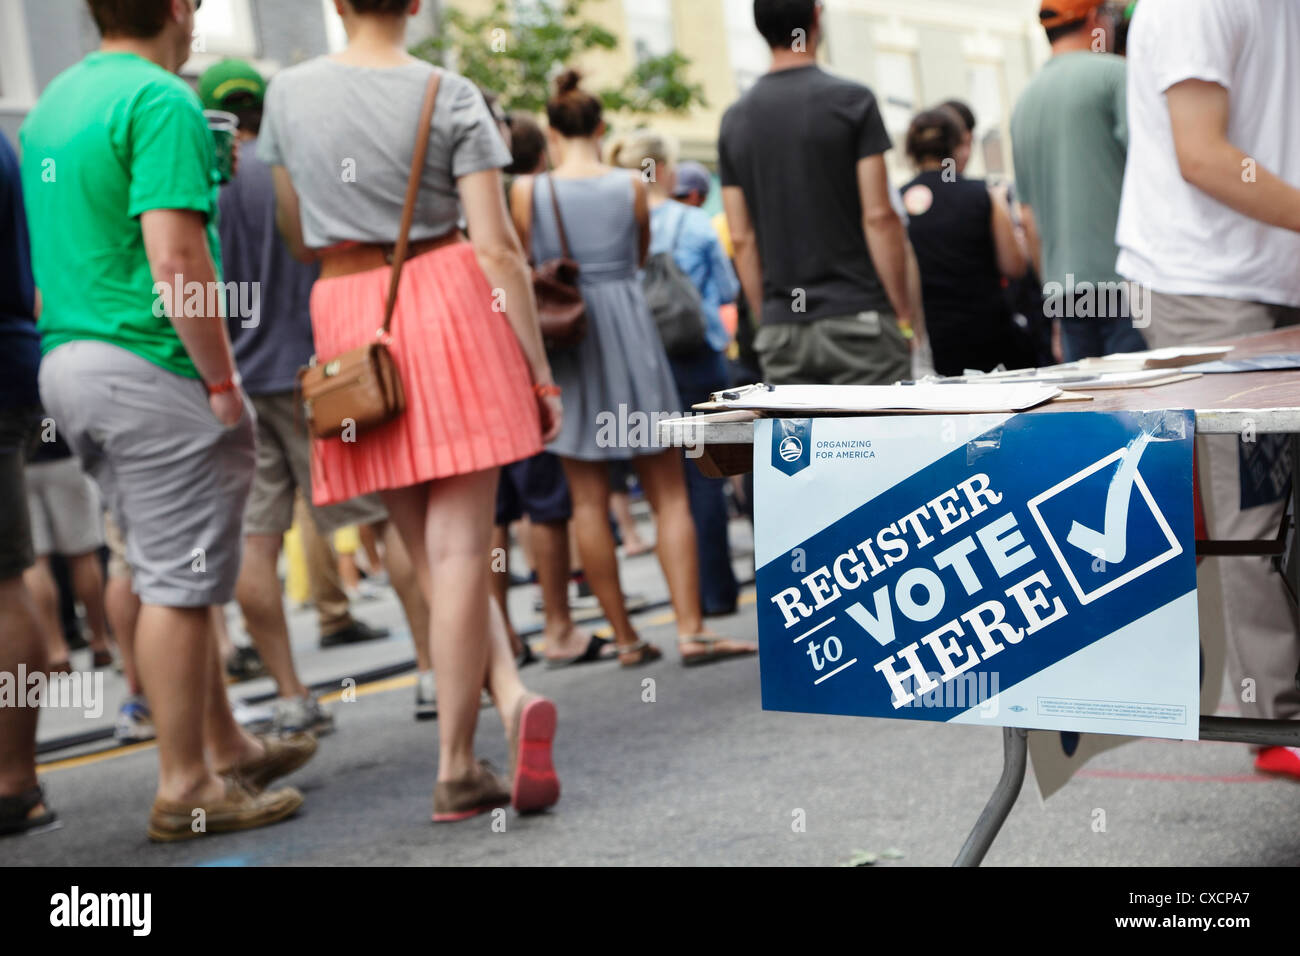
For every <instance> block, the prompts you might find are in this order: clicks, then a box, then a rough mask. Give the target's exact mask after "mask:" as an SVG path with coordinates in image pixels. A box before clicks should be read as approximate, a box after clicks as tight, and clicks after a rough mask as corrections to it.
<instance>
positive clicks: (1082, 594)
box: [1028, 448, 1183, 604]
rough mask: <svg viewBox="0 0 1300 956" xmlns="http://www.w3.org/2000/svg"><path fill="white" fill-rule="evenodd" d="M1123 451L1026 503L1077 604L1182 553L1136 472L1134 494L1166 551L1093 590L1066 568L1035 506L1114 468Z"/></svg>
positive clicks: (1068, 566) (1180, 546)
mask: <svg viewBox="0 0 1300 956" xmlns="http://www.w3.org/2000/svg"><path fill="white" fill-rule="evenodd" d="M1124 452H1125V449H1123V448H1120V449H1117V450H1116V451H1114V452H1112V453H1111V454H1109V455H1107V456H1106V457H1105V458H1103V459H1101V460H1100V461H1098V462H1095V463H1093V464H1091V465H1089V466H1088V467H1087V468H1085V469H1084V470H1083V471H1080V472H1076V473H1075V474H1073V475H1071V476H1070V477H1069V478H1066V479H1065V480H1064V481H1061V482H1060V483H1058V484H1055V485H1053V486H1052V487H1051V488H1048V489H1047V490H1046V491H1044V492H1042V493H1041V494H1039V495H1036V496H1034V497H1033V498H1030V499H1029V501H1028V505H1029V513H1030V514H1032V515H1033V516H1034V521H1035V522H1036V523H1037V524H1038V528H1039V530H1040V531H1042V532H1043V537H1044V538H1046V539H1047V546H1048V547H1049V548H1051V549H1052V554H1054V555H1055V556H1056V561H1057V563H1058V564H1059V565H1060V566H1061V570H1062V571H1064V572H1065V577H1066V579H1067V580H1069V582H1070V587H1071V588H1072V589H1073V590H1074V593H1075V596H1076V597H1078V599H1079V603H1080V604H1091V603H1092V602H1093V601H1095V600H1097V599H1098V598H1100V597H1105V596H1106V595H1107V594H1110V593H1111V592H1112V591H1114V590H1115V589H1116V588H1120V587H1123V586H1124V585H1125V584H1128V583H1129V582H1130V581H1133V580H1134V579H1136V578H1139V577H1141V576H1142V575H1144V574H1146V573H1147V572H1148V571H1150V570H1152V569H1154V568H1158V567H1159V566H1160V565H1162V564H1165V563H1166V562H1168V561H1172V560H1173V559H1174V558H1176V557H1178V556H1179V555H1180V554H1182V553H1183V546H1182V545H1181V544H1179V543H1178V538H1177V536H1175V534H1174V532H1173V529H1172V528H1170V527H1169V522H1168V521H1166V520H1165V516H1164V514H1163V512H1161V510H1160V507H1159V506H1158V505H1157V504H1156V501H1155V499H1154V498H1153V497H1151V491H1150V489H1149V488H1147V483H1146V482H1145V481H1143V480H1142V472H1141V470H1139V471H1138V472H1137V474H1136V475H1135V476H1134V478H1133V485H1134V487H1135V488H1137V490H1138V493H1139V494H1141V496H1142V500H1144V501H1145V502H1146V503H1147V507H1148V508H1150V509H1151V516H1152V517H1153V518H1155V520H1156V524H1157V525H1158V526H1159V528H1160V530H1161V532H1162V533H1163V534H1164V536H1165V538H1166V539H1167V540H1168V541H1169V550H1167V551H1164V552H1162V553H1160V554H1157V555H1156V556H1155V557H1153V558H1151V559H1150V560H1149V561H1147V562H1145V563H1144V564H1141V565H1139V566H1138V567H1136V568H1133V569H1132V570H1131V571H1126V572H1125V573H1124V574H1121V575H1120V576H1119V577H1117V578H1115V579H1113V580H1111V581H1107V582H1106V583H1105V584H1103V585H1102V586H1101V587H1099V588H1097V589H1095V590H1092V591H1085V590H1084V589H1083V588H1082V587H1081V586H1080V585H1079V580H1078V578H1076V577H1075V575H1074V572H1073V571H1072V570H1071V569H1070V564H1069V562H1068V561H1066V560H1065V555H1064V554H1062V553H1061V546H1060V545H1059V544H1057V542H1056V537H1055V536H1054V535H1053V534H1052V532H1051V531H1050V530H1049V529H1048V527H1047V522H1045V521H1044V520H1043V515H1042V513H1041V512H1040V511H1039V510H1038V509H1039V505H1041V504H1042V503H1043V502H1044V501H1046V500H1047V499H1049V498H1055V497H1056V496H1057V495H1059V494H1060V493H1061V492H1062V491H1064V490H1065V489H1066V488H1069V487H1070V486H1071V485H1075V484H1078V483H1079V482H1080V481H1083V479H1085V478H1087V477H1088V476H1089V475H1093V474H1095V473H1097V472H1098V471H1100V470H1101V469H1103V468H1106V467H1108V466H1111V465H1114V464H1115V463H1116V462H1118V461H1119V460H1120V459H1122V458H1123V457H1124Z"/></svg>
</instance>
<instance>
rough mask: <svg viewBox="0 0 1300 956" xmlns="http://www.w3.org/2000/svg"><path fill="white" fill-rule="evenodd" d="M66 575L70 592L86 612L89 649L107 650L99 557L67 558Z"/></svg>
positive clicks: (88, 553) (94, 555)
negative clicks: (69, 579)
mask: <svg viewBox="0 0 1300 956" xmlns="http://www.w3.org/2000/svg"><path fill="white" fill-rule="evenodd" d="M68 573H69V575H70V576H71V578H72V591H73V593H74V594H76V596H77V600H78V601H80V602H81V606H82V607H83V608H85V611H86V623H87V624H89V625H90V648H91V650H94V651H106V650H108V626H107V624H106V621H105V611H104V572H103V570H102V569H101V568H100V566H99V555H97V554H96V553H95V552H93V551H89V552H87V553H86V554H79V555H77V556H76V557H73V558H68Z"/></svg>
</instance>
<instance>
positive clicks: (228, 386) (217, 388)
mask: <svg viewBox="0 0 1300 956" xmlns="http://www.w3.org/2000/svg"><path fill="white" fill-rule="evenodd" d="M203 387H204V388H206V389H207V390H208V394H209V395H224V394H225V393H226V392H233V391H234V390H235V389H237V388H238V387H239V376H238V375H236V374H234V373H231V374H230V375H229V376H227V378H226V380H225V381H224V382H218V383H217V384H216V385H209V384H208V383H207V382H204V383H203Z"/></svg>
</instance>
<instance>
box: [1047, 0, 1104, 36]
mask: <svg viewBox="0 0 1300 956" xmlns="http://www.w3.org/2000/svg"><path fill="white" fill-rule="evenodd" d="M1105 2H1106V0H1043V4H1042V7H1041V9H1040V10H1039V11H1038V20H1039V22H1040V23H1042V25H1043V26H1044V27H1046V28H1047V29H1049V30H1050V29H1052V28H1053V27H1059V26H1062V25H1064V24H1066V23H1074V22H1075V21H1077V20H1082V19H1083V18H1084V17H1086V16H1087V15H1088V14H1089V13H1091V12H1092V11H1093V10H1095V9H1097V7H1100V6H1102V5H1103V4H1104V3H1105Z"/></svg>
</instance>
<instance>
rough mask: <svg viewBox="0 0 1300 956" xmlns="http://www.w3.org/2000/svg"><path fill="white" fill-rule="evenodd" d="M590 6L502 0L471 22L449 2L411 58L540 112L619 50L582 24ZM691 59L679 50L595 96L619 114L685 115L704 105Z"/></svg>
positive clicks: (513, 105) (647, 62)
mask: <svg viewBox="0 0 1300 956" xmlns="http://www.w3.org/2000/svg"><path fill="white" fill-rule="evenodd" d="M585 2H586V0H562V2H561V0H549V2H548V0H542V2H540V3H536V4H534V5H532V6H531V7H529V8H525V9H524V10H519V9H518V8H517V7H516V5H515V4H514V3H513V2H509V0H495V2H494V3H493V5H492V8H491V10H489V11H488V13H486V14H485V15H483V16H471V15H469V14H467V13H465V12H464V11H463V10H460V9H457V8H456V7H455V6H453V3H454V0H450V2H448V0H444V3H443V6H442V11H441V15H440V19H441V29H440V30H439V33H438V35H437V36H434V37H430V38H429V39H427V40H425V41H423V42H422V43H420V44H418V45H417V46H415V47H414V48H413V49H412V50H411V52H412V53H413V54H414V55H415V56H418V57H420V58H422V59H425V60H429V61H430V62H432V63H439V64H443V65H445V66H448V67H452V68H454V69H455V70H456V71H457V72H458V73H461V74H462V75H464V76H466V77H468V78H469V79H471V80H473V81H474V82H475V83H477V84H478V85H479V86H481V87H483V88H484V89H486V90H490V91H492V92H495V93H498V94H500V96H501V104H502V106H503V107H504V108H505V109H507V110H525V111H527V112H530V113H537V112H540V111H541V110H542V109H544V108H545V106H546V100H547V99H548V98H549V96H550V90H551V79H552V77H554V76H555V74H556V73H557V72H558V71H559V70H560V69H561V68H563V67H565V66H568V65H571V64H573V63H574V62H576V61H577V60H578V59H579V58H580V57H581V56H582V54H584V53H586V52H588V51H594V50H614V49H617V48H618V43H619V40H618V37H617V36H616V35H615V34H613V33H611V32H610V31H608V30H606V29H605V28H604V27H602V26H600V25H599V24H597V23H593V22H591V21H589V20H584V19H583V18H582V7H583V5H584V3H585ZM689 65H690V60H688V59H687V58H686V57H684V56H682V55H681V54H680V53H677V52H676V51H673V52H671V53H668V54H667V55H666V56H660V57H650V58H647V59H644V60H642V61H641V62H639V63H638V64H637V66H636V67H635V68H634V69H633V70H632V71H631V72H630V73H629V74H628V75H627V76H626V77H624V78H623V82H622V83H621V84H619V85H618V86H616V87H611V88H606V89H601V90H595V91H593V92H594V93H595V94H596V95H597V96H599V97H600V100H601V102H602V104H603V105H604V107H605V109H607V110H610V111H611V112H634V113H683V112H686V111H687V110H689V109H690V108H691V107H692V106H695V105H704V102H705V101H704V90H703V88H702V87H701V86H700V85H699V84H697V83H691V82H690V81H689V79H688V78H687V76H686V69H687V67H688V66H689Z"/></svg>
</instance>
